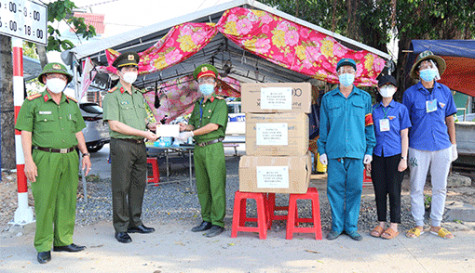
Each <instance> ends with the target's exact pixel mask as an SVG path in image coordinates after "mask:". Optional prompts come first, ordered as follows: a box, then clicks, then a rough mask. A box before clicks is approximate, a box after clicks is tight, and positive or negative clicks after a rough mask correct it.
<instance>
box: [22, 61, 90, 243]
mask: <svg viewBox="0 0 475 273" xmlns="http://www.w3.org/2000/svg"><path fill="white" fill-rule="evenodd" d="M45 69H46V67H45ZM44 71H45V70H44ZM49 73H56V71H50V72H49ZM43 74H45V73H43ZM61 74H63V73H61ZM41 76H42V75H40V77H41ZM40 81H41V80H40ZM85 127H86V124H85V123H84V120H83V118H82V116H81V112H80V110H79V107H78V105H77V103H76V101H75V100H73V99H72V98H69V97H67V96H66V95H64V94H62V95H61V100H60V102H59V104H56V102H54V101H53V99H52V98H51V97H50V95H49V94H48V92H47V91H45V92H43V93H41V94H37V95H33V96H30V97H28V98H27V99H26V100H25V102H24V103H23V105H22V107H21V109H20V112H19V114H18V118H17V123H16V126H15V128H16V129H17V130H20V131H27V132H32V146H33V152H32V157H33V161H34V162H35V164H36V167H37V170H38V176H37V177H36V182H33V183H31V188H32V192H33V197H34V199H35V213H36V234H35V243H34V244H35V248H36V250H37V251H38V252H44V251H50V250H51V245H54V246H66V245H69V244H72V243H73V240H72V237H73V232H74V221H75V216H76V193H77V186H78V171H79V168H78V167H79V158H78V154H77V152H76V149H75V147H76V146H77V144H78V141H77V138H76V133H78V132H80V131H81V130H82V129H83V128H85ZM44 148H50V149H64V150H66V149H67V148H70V150H71V151H69V152H67V151H68V150H66V151H64V150H63V151H62V152H65V153H60V152H58V151H57V150H52V151H43V149H44ZM39 149H42V150H39Z"/></svg>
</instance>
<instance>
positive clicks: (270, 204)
mask: <svg viewBox="0 0 475 273" xmlns="http://www.w3.org/2000/svg"><path fill="white" fill-rule="evenodd" d="M267 209H268V210H269V212H268V214H267V215H269V222H270V225H272V221H275V220H283V221H287V216H288V211H289V206H278V207H276V206H275V193H268V194H267ZM276 211H287V215H275V212H276Z"/></svg>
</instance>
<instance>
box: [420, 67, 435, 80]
mask: <svg viewBox="0 0 475 273" xmlns="http://www.w3.org/2000/svg"><path fill="white" fill-rule="evenodd" d="M437 72H438V70H437V69H433V68H432V69H424V70H421V71H419V74H420V77H421V79H423V80H424V81H426V82H431V81H432V80H433V79H434V78H435V76H437Z"/></svg>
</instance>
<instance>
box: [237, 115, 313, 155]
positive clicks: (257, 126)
mask: <svg viewBox="0 0 475 273" xmlns="http://www.w3.org/2000/svg"><path fill="white" fill-rule="evenodd" d="M307 151H308V116H307V114H305V113H276V114H255V113H247V114H246V154H247V155H256V156H257V155H259V156H264V155H278V156H279V155H293V156H302V155H305V154H306V153H307Z"/></svg>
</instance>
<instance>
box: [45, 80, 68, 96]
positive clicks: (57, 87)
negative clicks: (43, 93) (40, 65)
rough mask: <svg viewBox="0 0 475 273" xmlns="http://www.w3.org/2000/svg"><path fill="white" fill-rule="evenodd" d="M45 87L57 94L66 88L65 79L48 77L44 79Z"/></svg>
mask: <svg viewBox="0 0 475 273" xmlns="http://www.w3.org/2000/svg"><path fill="white" fill-rule="evenodd" d="M46 87H47V88H48V90H49V91H51V92H53V93H55V94H58V93H61V92H63V90H64V88H66V81H64V80H61V79H58V78H53V79H48V80H47V81H46Z"/></svg>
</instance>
